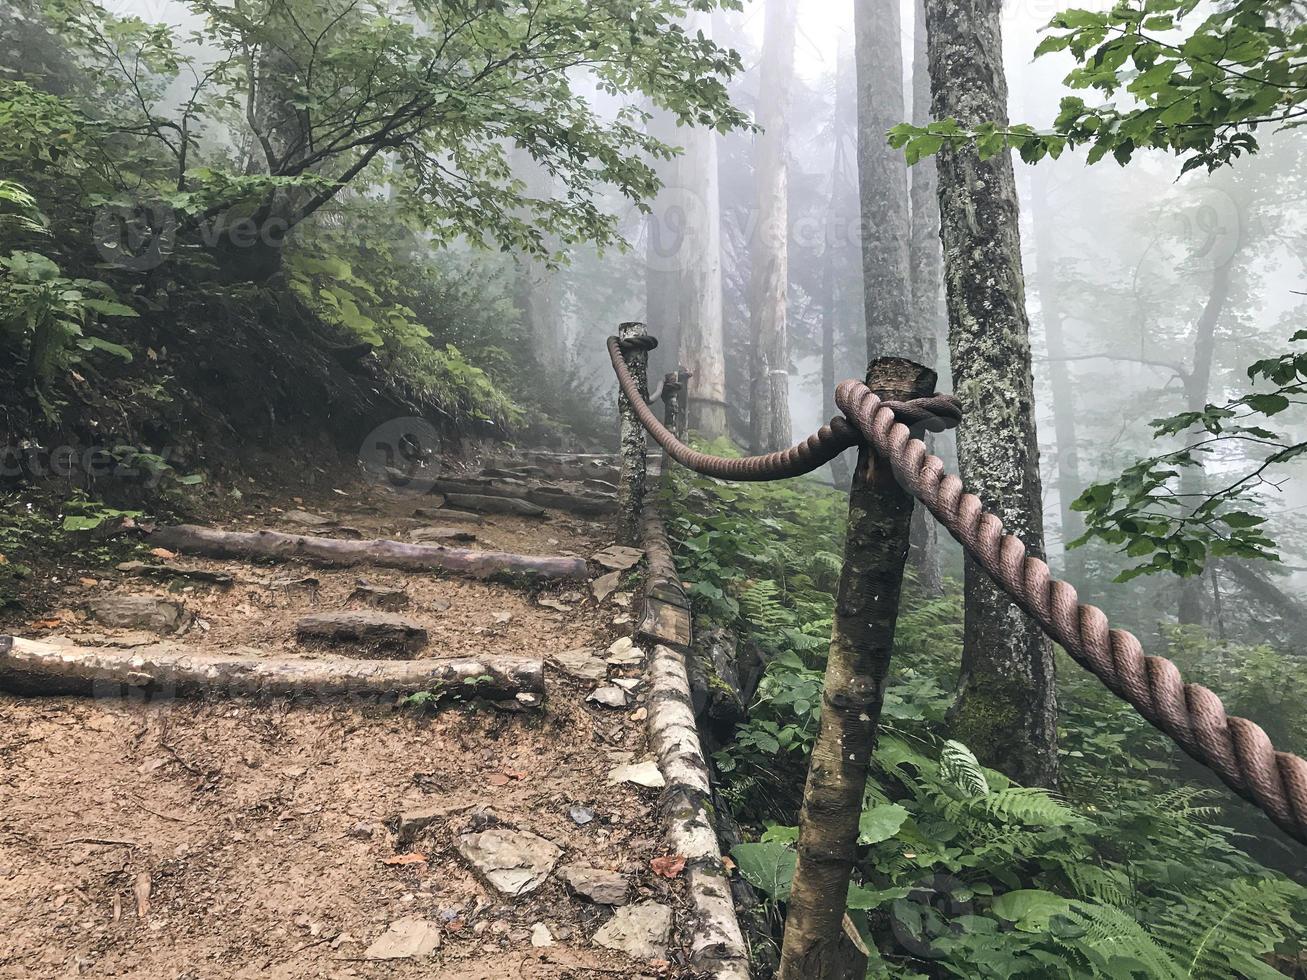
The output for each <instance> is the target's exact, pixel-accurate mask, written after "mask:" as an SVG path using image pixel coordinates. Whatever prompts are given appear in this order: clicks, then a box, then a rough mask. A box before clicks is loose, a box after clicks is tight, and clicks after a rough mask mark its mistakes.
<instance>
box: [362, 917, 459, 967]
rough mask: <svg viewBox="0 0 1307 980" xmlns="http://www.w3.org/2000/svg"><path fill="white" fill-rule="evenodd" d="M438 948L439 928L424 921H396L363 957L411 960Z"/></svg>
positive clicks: (432, 923)
mask: <svg viewBox="0 0 1307 980" xmlns="http://www.w3.org/2000/svg"><path fill="white" fill-rule="evenodd" d="M439 948H440V926H439V925H438V924H436V923H435V922H429V921H427V920H426V919H396V920H395V921H394V922H392V923H391V924H390V928H388V929H387V930H386V931H385V932H383V933H382V934H381V937H380V938H379V939H377V941H376V942H374V943H373V944H372V945H371V946H369V947H368V948H367V949H366V950H365V951H364V953H363V956H364V957H365V958H366V959H369V960H411V959H416V958H418V957H422V956H430V955H431V954H432V953H434V952H435V951H436V950H437V949H439Z"/></svg>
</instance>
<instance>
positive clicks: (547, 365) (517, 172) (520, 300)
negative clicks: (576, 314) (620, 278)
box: [512, 147, 567, 380]
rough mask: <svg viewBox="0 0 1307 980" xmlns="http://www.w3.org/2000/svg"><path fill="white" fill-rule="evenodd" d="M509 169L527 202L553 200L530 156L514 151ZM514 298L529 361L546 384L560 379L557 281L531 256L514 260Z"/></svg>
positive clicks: (562, 358)
mask: <svg viewBox="0 0 1307 980" xmlns="http://www.w3.org/2000/svg"><path fill="white" fill-rule="evenodd" d="M512 165H513V174H514V176H516V177H518V178H519V179H520V180H522V182H523V183H525V184H526V188H525V191H524V193H525V194H526V196H527V197H528V198H532V199H534V200H548V199H549V198H551V197H553V193H554V188H553V180H552V179H551V178H550V176H549V174H548V173H546V172H545V170H544V169H543V168H541V167H540V165H539V164H537V163H536V162H535V160H533V159H532V158H531V154H530V153H528V152H527V151H526V150H523V149H521V148H520V147H519V148H517V149H515V150H514V151H513V156H512ZM551 244H552V243H551ZM516 298H517V306H518V309H520V310H521V311H522V317H523V319H524V320H525V322H526V328H527V334H528V337H529V338H530V340H529V342H530V344H531V353H532V357H533V358H534V360H535V363H536V364H538V365H539V366H540V368H541V377H542V378H544V379H546V380H555V379H559V378H561V377H562V376H563V370H564V366H565V364H566V361H567V357H566V351H565V350H564V347H565V344H564V341H563V323H562V317H561V316H560V314H559V302H558V281H557V277H556V276H555V274H554V272H553V270H551V269H550V268H549V266H548V264H547V263H546V262H545V261H544V260H543V259H540V258H539V257H537V256H535V255H525V254H523V255H519V256H518V258H517V289H516Z"/></svg>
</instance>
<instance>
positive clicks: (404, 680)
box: [0, 636, 545, 706]
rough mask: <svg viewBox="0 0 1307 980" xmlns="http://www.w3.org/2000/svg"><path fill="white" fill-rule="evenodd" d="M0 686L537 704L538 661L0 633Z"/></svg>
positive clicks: (540, 688) (25, 690)
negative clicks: (246, 650)
mask: <svg viewBox="0 0 1307 980" xmlns="http://www.w3.org/2000/svg"><path fill="white" fill-rule="evenodd" d="M0 688H3V689H4V690H6V691H10V692H13V693H15V694H26V695H77V696H91V697H123V696H125V695H133V694H135V695H138V696H143V695H149V696H151V697H155V698H159V697H233V696H265V697H292V698H293V697H318V698H339V697H370V698H385V699H388V700H394V699H395V698H398V697H400V696H402V695H406V694H417V693H418V692H420V691H433V692H446V691H447V692H461V693H463V694H464V695H467V696H472V695H475V696H477V697H489V698H495V699H499V698H512V699H515V700H517V701H518V702H519V703H520V704H523V705H526V706H539V705H540V704H542V703H543V702H544V692H545V683H544V665H543V664H542V663H541V661H539V660H519V659H516V658H511V657H463V658H459V659H457V660H417V661H395V660H352V659H349V658H346V657H314V658H312V659H289V658H280V657H264V656H259V655H251V656H233V655H230V654H217V653H203V652H200V651H198V650H195V649H193V648H187V647H182V646H177V645H171V644H160V645H158V646H153V647H146V648H143V649H139V650H113V649H108V648H101V647H95V648H86V647H76V646H64V645H62V644H54V643H40V642H37V641H35V640H24V639H22V638H20V637H8V636H0Z"/></svg>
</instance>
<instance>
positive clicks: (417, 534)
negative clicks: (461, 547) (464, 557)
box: [408, 527, 477, 544]
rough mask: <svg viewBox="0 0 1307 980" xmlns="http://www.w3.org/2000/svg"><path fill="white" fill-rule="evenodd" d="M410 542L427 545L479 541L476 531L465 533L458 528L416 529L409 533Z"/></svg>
mask: <svg viewBox="0 0 1307 980" xmlns="http://www.w3.org/2000/svg"><path fill="white" fill-rule="evenodd" d="M408 537H409V540H410V541H416V542H418V544H427V543H429V542H432V541H436V542H440V541H458V542H463V543H467V542H471V541H475V540H476V539H477V536H476V532H475V531H464V530H463V529H462V528H457V527H415V528H414V529H413V530H411V531H409V532H408Z"/></svg>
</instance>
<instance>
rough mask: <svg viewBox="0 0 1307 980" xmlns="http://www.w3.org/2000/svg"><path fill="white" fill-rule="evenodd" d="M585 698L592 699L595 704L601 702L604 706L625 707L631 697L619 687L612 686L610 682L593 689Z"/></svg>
mask: <svg viewBox="0 0 1307 980" xmlns="http://www.w3.org/2000/svg"><path fill="white" fill-rule="evenodd" d="M586 700H587V701H593V702H594V703H595V704H602V705H603V706H604V707H605V708H625V707H626V706H627V704H629V703H630V700H631V698H630V696H629V695H628V694H627V693H626V692H625V691H623V690H622V689H621V688H620V687H614V686H612V685H611V684H610V685H609V686H607V687H601V688H599V689H598V690H596V691H594V692H593V693H592V694H591V695H590V696H589V697H588V698H586Z"/></svg>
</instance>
